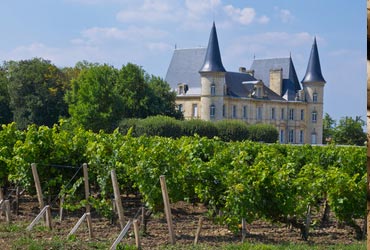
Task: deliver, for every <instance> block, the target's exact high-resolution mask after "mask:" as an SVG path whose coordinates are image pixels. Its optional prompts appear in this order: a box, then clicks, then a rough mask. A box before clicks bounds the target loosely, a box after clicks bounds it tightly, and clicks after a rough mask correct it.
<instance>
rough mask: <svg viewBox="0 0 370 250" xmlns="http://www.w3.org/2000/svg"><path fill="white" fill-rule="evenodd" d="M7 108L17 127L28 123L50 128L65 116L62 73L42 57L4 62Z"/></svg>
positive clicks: (65, 107) (25, 125) (22, 127)
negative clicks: (6, 79)
mask: <svg viewBox="0 0 370 250" xmlns="http://www.w3.org/2000/svg"><path fill="white" fill-rule="evenodd" d="M4 68H5V70H6V76H7V78H8V81H9V82H8V94H9V101H10V108H11V110H12V112H13V115H14V121H15V122H16V124H17V126H18V128H20V129H24V128H26V127H27V125H29V124H32V123H34V124H37V125H47V126H52V125H53V124H55V123H57V122H58V120H59V118H60V117H61V116H66V115H67V114H68V113H67V105H66V103H65V102H64V94H65V86H64V82H63V74H62V72H61V70H60V69H59V68H57V67H56V66H55V65H53V64H51V62H50V61H48V60H44V59H42V58H34V59H31V60H21V61H9V62H5V63H4Z"/></svg>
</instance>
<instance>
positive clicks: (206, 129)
mask: <svg viewBox="0 0 370 250" xmlns="http://www.w3.org/2000/svg"><path fill="white" fill-rule="evenodd" d="M181 126H182V134H183V135H184V136H193V135H195V134H197V135H199V136H200V137H208V138H213V137H215V136H217V134H218V131H217V128H216V126H215V125H214V123H212V122H209V121H204V120H198V119H193V120H186V121H183V122H181Z"/></svg>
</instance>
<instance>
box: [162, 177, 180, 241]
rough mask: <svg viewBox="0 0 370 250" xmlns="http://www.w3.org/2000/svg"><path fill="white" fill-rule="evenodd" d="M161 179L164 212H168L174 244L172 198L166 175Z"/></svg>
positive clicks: (167, 217) (169, 230) (168, 221)
mask: <svg viewBox="0 0 370 250" xmlns="http://www.w3.org/2000/svg"><path fill="white" fill-rule="evenodd" d="M159 180H160V182H161V188H162V196H163V203H164V212H165V213H166V219H167V225H168V233H169V235H170V243H171V244H172V245H174V244H175V243H176V240H175V232H174V231H173V225H172V215H171V207H170V200H169V197H168V192H167V185H166V179H165V177H164V175H161V176H160V177H159Z"/></svg>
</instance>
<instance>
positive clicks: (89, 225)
mask: <svg viewBox="0 0 370 250" xmlns="http://www.w3.org/2000/svg"><path fill="white" fill-rule="evenodd" d="M82 168H83V173H84V183H85V197H86V222H87V228H88V229H89V237H90V239H91V238H92V237H93V232H92V220H91V214H90V203H89V196H90V187H89V174H88V172H87V163H84V164H83V165H82Z"/></svg>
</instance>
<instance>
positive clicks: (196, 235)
mask: <svg viewBox="0 0 370 250" xmlns="http://www.w3.org/2000/svg"><path fill="white" fill-rule="evenodd" d="M202 224H203V217H199V221H198V228H197V231H196V233H195V238H194V246H195V245H196V244H198V240H199V235H200V230H201V229H202Z"/></svg>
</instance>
